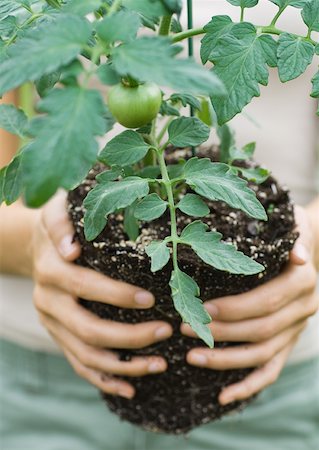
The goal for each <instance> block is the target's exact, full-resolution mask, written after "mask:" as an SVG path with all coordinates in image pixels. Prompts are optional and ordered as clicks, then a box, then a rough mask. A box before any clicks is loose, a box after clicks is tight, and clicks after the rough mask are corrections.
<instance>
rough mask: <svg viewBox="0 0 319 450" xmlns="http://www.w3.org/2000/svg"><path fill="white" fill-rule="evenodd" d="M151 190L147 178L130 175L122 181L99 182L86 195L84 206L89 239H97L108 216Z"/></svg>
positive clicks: (86, 232)
mask: <svg viewBox="0 0 319 450" xmlns="http://www.w3.org/2000/svg"><path fill="white" fill-rule="evenodd" d="M148 192H149V186H148V182H147V180H145V179H143V178H139V177H128V178H124V180H121V181H106V182H103V183H98V184H97V185H96V186H95V187H94V188H93V189H92V190H91V191H90V192H89V193H88V195H87V196H86V197H85V199H84V202H83V206H84V208H85V209H86V212H85V214H84V233H85V238H86V239H87V240H88V241H92V240H93V239H95V238H96V237H97V236H98V235H99V234H100V233H101V231H102V230H103V228H104V227H105V225H106V222H107V216H108V215H109V214H111V213H112V212H114V211H116V210H117V209H120V208H126V207H127V206H129V205H131V204H132V203H133V202H134V201H135V200H137V199H138V198H142V197H144V196H145V195H147V194H148Z"/></svg>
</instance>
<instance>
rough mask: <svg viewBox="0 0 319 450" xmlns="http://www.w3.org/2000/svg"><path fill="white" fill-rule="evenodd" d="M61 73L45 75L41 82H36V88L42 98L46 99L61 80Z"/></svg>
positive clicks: (40, 79)
mask: <svg viewBox="0 0 319 450" xmlns="http://www.w3.org/2000/svg"><path fill="white" fill-rule="evenodd" d="M60 77H61V72H60V71H56V72H52V73H49V74H48V75H43V76H42V77H41V78H39V80H36V81H35V87H36V89H37V92H38V94H39V96H40V97H44V96H45V95H46V94H47V93H48V92H49V91H50V90H51V89H52V88H53V87H54V86H55V85H56V83H57V82H58V81H59V80H60Z"/></svg>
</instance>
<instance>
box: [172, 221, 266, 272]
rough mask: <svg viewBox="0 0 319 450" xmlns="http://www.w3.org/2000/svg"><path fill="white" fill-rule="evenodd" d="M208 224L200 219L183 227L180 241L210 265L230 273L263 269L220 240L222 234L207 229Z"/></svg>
mask: <svg viewBox="0 0 319 450" xmlns="http://www.w3.org/2000/svg"><path fill="white" fill-rule="evenodd" d="M207 229H208V226H207V225H205V224H203V223H202V222H200V221H196V222H193V223H191V224H189V225H187V227H186V228H184V230H183V232H182V234H181V237H180V242H182V243H183V244H186V245H189V246H191V247H192V249H193V250H194V252H195V253H196V254H197V255H198V256H199V257H200V258H201V259H202V260H203V261H204V262H205V263H206V264H209V265H210V266H213V267H215V268H216V269H218V270H224V271H227V272H230V273H235V274H243V275H254V274H256V273H259V272H261V271H262V270H264V267H263V266H262V265H261V264H259V263H257V262H256V261H254V260H252V259H251V258H248V256H246V255H244V253H242V252H239V251H237V250H236V248H235V247H234V246H233V245H230V244H225V243H223V242H221V238H222V235H221V234H220V233H217V232H215V231H209V232H208V231H207Z"/></svg>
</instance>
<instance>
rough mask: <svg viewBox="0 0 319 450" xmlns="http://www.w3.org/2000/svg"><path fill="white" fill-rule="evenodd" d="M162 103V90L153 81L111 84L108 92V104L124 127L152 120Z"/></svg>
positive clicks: (135, 125) (140, 124) (135, 126)
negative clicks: (137, 83)
mask: <svg viewBox="0 0 319 450" xmlns="http://www.w3.org/2000/svg"><path fill="white" fill-rule="evenodd" d="M161 103H162V92H161V90H160V88H159V87H158V86H157V84H155V83H143V84H139V85H138V86H133V87H132V86H125V85H124V84H122V83H119V84H116V85H115V86H113V87H112V88H111V89H110V91H109V94H108V106H109V109H110V111H111V113H112V114H113V116H114V117H115V118H116V120H117V121H118V122H119V123H120V124H121V125H123V126H124V127H126V128H138V127H142V126H143V125H146V124H147V123H149V122H150V121H151V120H153V119H154V118H155V117H156V116H157V114H158V112H159V110H160V106H161Z"/></svg>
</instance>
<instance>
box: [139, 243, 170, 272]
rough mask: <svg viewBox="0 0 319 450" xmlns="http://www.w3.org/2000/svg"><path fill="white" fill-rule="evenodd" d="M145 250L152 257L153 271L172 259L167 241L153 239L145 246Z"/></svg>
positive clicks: (161, 267)
mask: <svg viewBox="0 0 319 450" xmlns="http://www.w3.org/2000/svg"><path fill="white" fill-rule="evenodd" d="M145 252H146V254H147V255H148V256H149V257H150V258H151V271H152V272H157V271H158V270H161V269H163V267H165V266H166V264H167V263H168V261H169V259H170V251H169V248H168V247H167V246H166V242H165V241H152V242H151V243H150V244H149V245H148V246H147V247H145Z"/></svg>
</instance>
